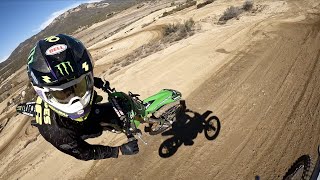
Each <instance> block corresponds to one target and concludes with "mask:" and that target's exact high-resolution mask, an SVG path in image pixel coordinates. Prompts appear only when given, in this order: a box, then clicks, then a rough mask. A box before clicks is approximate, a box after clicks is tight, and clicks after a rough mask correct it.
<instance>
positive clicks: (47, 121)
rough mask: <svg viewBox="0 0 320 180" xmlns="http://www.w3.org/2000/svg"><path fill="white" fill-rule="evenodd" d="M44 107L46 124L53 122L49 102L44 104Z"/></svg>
mask: <svg viewBox="0 0 320 180" xmlns="http://www.w3.org/2000/svg"><path fill="white" fill-rule="evenodd" d="M44 107H45V108H44V109H43V119H44V123H45V124H51V119H50V109H49V107H48V104H47V103H45V105H44Z"/></svg>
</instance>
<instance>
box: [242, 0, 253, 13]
mask: <svg viewBox="0 0 320 180" xmlns="http://www.w3.org/2000/svg"><path fill="white" fill-rule="evenodd" d="M252 7H253V1H252V0H246V1H245V2H244V3H243V5H242V9H243V10H245V11H250V10H251V9H252Z"/></svg>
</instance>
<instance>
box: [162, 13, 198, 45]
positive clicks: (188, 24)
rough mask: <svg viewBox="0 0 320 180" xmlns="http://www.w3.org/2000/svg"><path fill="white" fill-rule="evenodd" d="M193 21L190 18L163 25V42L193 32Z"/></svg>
mask: <svg viewBox="0 0 320 180" xmlns="http://www.w3.org/2000/svg"><path fill="white" fill-rule="evenodd" d="M194 25H195V22H194V20H193V19H192V18H190V19H189V20H187V21H185V22H184V23H183V24H180V23H177V24H169V25H166V26H165V27H164V31H163V35H164V38H163V40H162V41H163V42H174V41H178V40H181V39H183V38H185V37H188V36H190V35H193V34H194Z"/></svg>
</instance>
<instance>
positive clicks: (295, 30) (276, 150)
mask: <svg viewBox="0 0 320 180" xmlns="http://www.w3.org/2000/svg"><path fill="white" fill-rule="evenodd" d="M241 4H242V2H240V1H227V0H217V1H215V2H214V3H212V4H210V5H208V6H205V7H203V8H201V9H198V10H197V9H194V8H189V9H186V10H184V11H181V12H179V13H176V14H174V15H172V16H168V17H165V18H161V19H157V20H156V21H155V22H153V23H152V24H151V25H149V26H148V28H151V27H152V26H154V27H155V26H159V25H162V24H164V23H170V22H177V21H183V20H185V19H188V18H190V17H193V18H194V20H195V21H196V22H197V23H198V25H199V26H201V30H198V31H197V32H196V34H195V35H193V36H191V37H189V38H187V39H184V40H181V41H179V42H177V43H175V44H173V45H172V46H170V47H169V48H167V49H164V50H162V51H159V52H157V53H155V54H152V55H150V56H148V57H146V58H144V59H142V60H140V61H138V62H135V63H133V64H131V65H129V66H126V67H124V68H123V69H121V70H119V71H118V72H116V73H113V74H111V75H109V74H108V73H107V72H106V73H105V74H104V75H103V76H104V77H105V78H106V79H108V80H110V82H111V84H112V86H114V87H116V88H117V89H119V90H123V91H125V92H126V91H128V90H130V91H132V92H136V93H140V94H141V95H142V97H147V96H149V95H152V94H153V93H155V92H157V91H159V90H160V89H162V88H172V89H177V90H179V91H181V92H182V94H183V96H184V99H185V100H186V105H187V108H188V109H189V110H190V111H192V112H186V113H185V114H184V115H182V117H181V118H180V121H181V122H180V124H179V126H176V127H174V128H173V129H172V130H170V131H169V132H168V133H166V134H164V135H163V136H161V135H159V136H149V135H147V134H144V137H143V138H144V140H146V141H147V142H148V145H144V144H143V143H142V142H140V153H139V154H138V155H135V156H123V157H120V158H118V159H106V160H101V161H88V162H83V161H78V160H76V159H74V158H73V157H70V156H68V155H65V154H63V153H61V152H59V151H58V150H56V149H55V148H53V147H52V146H51V145H50V144H49V143H47V142H46V141H45V140H44V139H43V138H42V137H41V135H39V134H38V131H37V129H36V128H33V127H31V126H30V125H29V124H28V123H26V122H28V119H25V118H23V116H20V115H19V116H15V117H13V118H11V119H10V120H9V122H8V123H7V124H6V126H4V127H3V129H2V131H1V132H0V139H1V141H0V153H1V154H0V159H1V161H0V179H151V178H152V179H254V177H255V176H257V175H259V176H260V177H261V178H262V179H281V178H282V176H283V175H284V174H285V172H286V171H287V169H288V168H289V167H290V165H291V164H292V163H293V162H294V161H295V160H296V159H297V158H298V157H300V156H301V155H303V154H310V155H311V156H312V158H315V157H316V153H317V152H316V151H317V146H318V145H319V143H320V139H319V136H317V134H318V132H319V130H320V122H319V121H318V120H319V118H318V116H319V113H320V105H319V104H320V103H319V102H320V84H319V77H320V13H319V12H320V11H319V10H320V5H319V4H320V3H319V2H318V1H315V0H314V1H312V0H310V1H289V0H288V1H267V0H264V1H262V0H261V1H255V4H258V5H259V6H260V8H261V12H257V13H255V14H250V13H247V14H243V15H241V16H240V18H239V20H231V21H228V22H227V23H226V24H225V25H217V24H216V22H217V19H218V18H219V15H221V14H222V12H223V11H224V10H225V9H226V8H227V7H228V6H230V5H235V6H239V5H241ZM153 16H154V17H158V14H157V13H156V12H155V13H154V14H153V13H152V14H150V15H148V16H146V17H145V18H148V19H150V18H151V19H153ZM146 21H147V20H146ZM139 23H140V24H139ZM144 23H145V21H143V18H142V19H140V20H139V21H135V23H133V24H131V25H128V26H127V27H126V28H127V30H130V29H132V28H134V27H138V26H139V27H141V25H142V24H144ZM127 30H125V31H119V32H118V33H120V34H115V36H114V37H117V38H112V36H111V37H110V38H107V39H106V40H105V41H104V42H103V41H101V43H99V44H96V45H92V46H91V45H90V47H89V49H91V50H92V51H94V53H93V57H94V58H95V60H96V65H97V66H98V67H99V66H101V67H102V66H103V65H104V64H105V63H107V59H104V58H103V57H104V55H106V54H109V55H110V58H111V59H113V58H114V59H117V58H119V57H121V55H124V54H129V53H131V52H132V51H134V49H135V48H137V47H138V46H139V45H142V44H144V43H147V42H148V41H151V40H154V39H155V38H159V34H158V32H154V31H149V30H145V29H143V28H140V29H136V30H133V31H132V32H127ZM125 32H127V33H125ZM93 33H94V32H93ZM141 36H145V38H141ZM126 40H128V43H125V42H126ZM132 41H133V42H132ZM111 47H114V49H113V50H114V51H112V52H111V51H108V50H109V49H110V48H111ZM98 50H99V51H98ZM0 118H1V121H0V123H4V117H0ZM208 119H211V120H213V121H214V122H215V123H216V125H217V126H218V125H220V128H221V129H220V130H219V131H218V129H217V134H216V137H215V138H214V139H213V140H208V139H207V138H206V137H205V134H204V126H203V124H202V123H203V122H204V121H206V120H208ZM18 130H20V131H18ZM124 141H125V138H124V137H123V135H116V134H112V133H110V132H105V133H104V134H103V135H102V136H101V137H99V138H96V139H92V140H90V143H100V144H108V145H113V146H115V145H119V144H121V143H123V142H124ZM173 141H174V142H175V143H176V146H175V147H174V148H173V150H174V151H172V154H171V156H170V157H167V158H163V157H162V155H161V153H159V149H161V147H162V146H163V145H164V144H165V143H168V142H169V143H170V142H173ZM5 143H6V144H5ZM3 144H5V145H3ZM160 152H161V151H160Z"/></svg>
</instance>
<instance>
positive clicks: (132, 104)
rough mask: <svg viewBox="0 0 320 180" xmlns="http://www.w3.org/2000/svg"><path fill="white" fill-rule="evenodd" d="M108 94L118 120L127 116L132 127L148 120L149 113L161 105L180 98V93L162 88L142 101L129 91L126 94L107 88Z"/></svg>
mask: <svg viewBox="0 0 320 180" xmlns="http://www.w3.org/2000/svg"><path fill="white" fill-rule="evenodd" d="M108 95H109V97H108V100H109V102H111V103H112V105H113V108H114V110H115V112H116V113H117V114H118V116H119V118H120V120H124V118H129V120H130V124H131V128H134V127H132V125H133V124H134V125H135V128H136V127H138V126H139V125H140V123H141V122H148V120H149V115H150V114H152V113H154V112H156V111H157V110H158V109H160V108H161V107H162V106H164V105H166V104H169V103H172V102H176V101H178V100H180V99H181V93H180V92H178V91H175V90H172V89H163V90H161V91H160V92H158V93H157V94H155V95H153V96H150V97H148V98H147V99H145V100H143V101H141V100H140V99H139V98H138V97H137V96H139V95H137V94H132V93H131V92H129V93H128V94H126V93H123V92H116V91H115V90H113V91H110V90H109V91H108ZM125 113H126V114H125ZM128 123H129V122H128Z"/></svg>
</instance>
